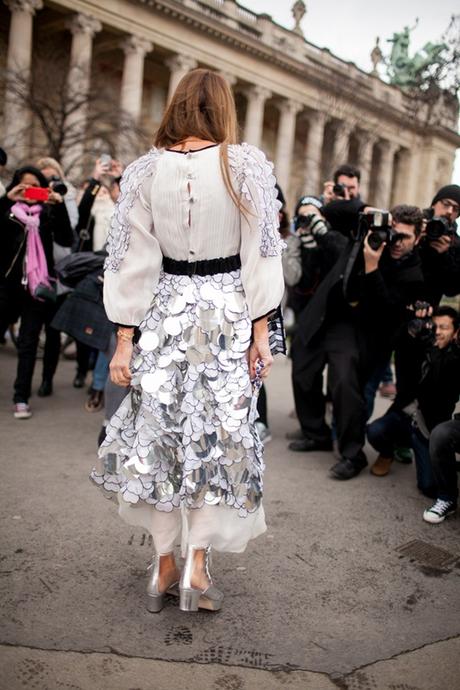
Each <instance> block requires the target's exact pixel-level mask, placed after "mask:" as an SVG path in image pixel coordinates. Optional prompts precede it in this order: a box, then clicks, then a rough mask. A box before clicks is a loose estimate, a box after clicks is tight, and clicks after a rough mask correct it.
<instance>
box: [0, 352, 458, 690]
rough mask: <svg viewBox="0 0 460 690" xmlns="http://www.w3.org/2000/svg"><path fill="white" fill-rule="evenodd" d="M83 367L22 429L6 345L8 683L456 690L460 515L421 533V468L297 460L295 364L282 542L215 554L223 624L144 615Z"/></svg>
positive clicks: (152, 689) (41, 402) (276, 433)
mask: <svg viewBox="0 0 460 690" xmlns="http://www.w3.org/2000/svg"><path fill="white" fill-rule="evenodd" d="M37 369H38V372H37V373H38V374H39V369H40V363H39V366H38V367H37ZM73 369H74V365H73V363H71V362H62V363H61V365H60V368H59V371H58V376H57V379H56V384H55V393H54V395H53V396H52V397H51V398H47V399H40V398H37V397H36V396H33V397H32V399H31V404H32V409H33V412H34V416H33V417H32V418H31V419H30V420H27V421H18V420H14V419H13V416H12V411H11V403H10V398H11V386H12V381H13V378H14V370H15V354H14V351H13V349H12V347H10V346H6V347H2V348H1V350H0V371H1V378H0V397H1V401H0V431H1V439H2V447H1V454H2V468H3V473H2V478H3V482H2V488H3V491H2V501H1V504H0V514H1V518H2V524H3V530H2V533H3V536H2V548H1V563H0V575H1V577H0V588H1V602H2V622H1V627H0V630H1V634H0V670H1V674H0V687H1V688H8V690H16V689H18V690H19V689H22V688H31V689H32V688H34V689H36V690H42V689H43V690H54V689H55V688H56V689H58V688H59V689H60V688H66V689H70V690H74V689H75V690H87V689H88V690H90V689H91V690H93V689H96V690H99V689H105V688H107V689H109V688H110V690H125V689H126V690H163V688H165V689H166V688H168V690H175V689H176V688H177V689H179V688H181V689H184V688H185V689H188V688H197V687H198V688H202V689H203V690H208V688H209V690H253V689H254V690H256V689H258V688H264V689H267V690H271V689H272V688H274V689H275V688H276V689H277V688H288V689H290V690H297V689H300V688H302V689H310V688H311V689H312V690H323V688H324V689H329V688H343V689H347V690H374V689H375V690H425V689H426V690H428V689H429V690H443V689H444V688H454V687H457V686H458V677H459V671H460V664H459V661H458V660H459V658H460V642H459V639H460V638H459V634H460V617H459V595H458V592H459V575H460V543H459V538H458V532H459V521H458V518H453V519H449V520H447V521H446V522H445V523H443V524H442V525H438V526H432V525H427V524H426V523H424V522H423V521H422V519H421V515H422V511H423V509H424V508H425V507H426V505H427V504H428V503H429V501H428V500H427V499H425V498H424V497H423V496H421V495H419V493H418V492H417V489H416V487H415V477H414V468H413V466H408V465H400V464H397V465H395V466H394V467H393V468H392V471H391V473H390V474H389V475H388V476H387V477H385V478H375V477H373V476H372V475H370V474H369V472H368V471H367V470H366V471H364V472H363V473H362V474H361V475H360V476H359V477H357V478H356V479H353V480H351V481H349V482H345V483H341V482H338V481H334V480H332V479H330V478H329V477H328V472H327V470H328V468H329V467H330V465H331V464H333V462H334V458H333V456H332V454H330V453H313V454H301V453H300V454H296V453H291V452H289V451H288V450H287V443H286V441H285V439H284V434H285V432H286V431H288V430H293V429H295V427H296V423H295V421H294V420H292V419H291V418H290V417H289V412H290V410H291V409H292V396H291V391H290V368H289V362H288V361H284V360H281V361H279V362H277V364H276V366H275V368H274V371H273V374H272V377H271V379H270V381H269V386H268V397H269V415H270V420H271V428H272V433H273V437H274V438H273V441H272V442H271V443H270V444H269V445H268V446H267V465H268V467H267V475H266V500H265V508H266V512H267V517H268V524H269V528H268V532H267V534H266V535H264V536H262V537H260V538H259V539H258V540H256V541H255V542H253V544H252V545H251V546H250V547H249V548H248V550H247V551H246V553H244V554H240V555H230V554H226V555H220V554H217V555H216V557H215V559H214V567H213V570H214V575H215V579H216V582H217V583H218V585H219V586H221V587H222V588H223V590H224V591H225V594H226V600H225V607H224V609H223V610H222V612H220V613H218V614H214V615H213V614H207V613H205V612H203V613H201V612H200V613H198V614H184V613H182V612H181V611H179V610H178V608H177V605H176V604H175V603H174V602H172V603H170V604H169V605H168V606H167V607H166V608H165V609H164V610H163V611H162V612H161V613H160V614H158V615H152V614H149V613H148V612H147V611H146V610H145V608H144V601H143V590H144V573H145V567H146V565H147V563H148V561H149V559H150V556H151V546H150V544H149V540H148V539H147V538H146V537H145V536H144V535H143V534H142V532H140V531H135V530H134V529H133V528H131V527H129V526H128V525H126V524H125V523H123V522H121V521H120V520H119V519H118V517H117V515H116V511H115V509H114V506H113V504H112V503H110V502H108V501H105V500H104V499H103V498H102V496H101V495H100V494H99V492H98V491H97V490H96V489H95V488H93V487H92V486H91V485H90V484H89V482H88V479H87V475H88V472H89V470H90V469H91V466H92V462H93V459H94V455H95V451H96V439H97V434H98V431H99V428H100V426H101V422H102V419H103V415H102V413H96V414H89V413H87V412H85V410H84V409H83V404H84V401H85V391H82V390H75V389H74V388H72V385H71V381H72V376H73ZM38 383H39V378H38V376H37V377H36V386H35V388H36V387H37V385H38ZM383 406H384V402H383V401H382V400H380V401H379V402H378V408H377V411H378V412H379V411H380V413H381V412H382V410H383V409H384V407H383ZM368 456H369V459H370V460H372V459H373V457H374V455H373V453H372V451H370V450H369V452H368ZM440 549H441V550H440Z"/></svg>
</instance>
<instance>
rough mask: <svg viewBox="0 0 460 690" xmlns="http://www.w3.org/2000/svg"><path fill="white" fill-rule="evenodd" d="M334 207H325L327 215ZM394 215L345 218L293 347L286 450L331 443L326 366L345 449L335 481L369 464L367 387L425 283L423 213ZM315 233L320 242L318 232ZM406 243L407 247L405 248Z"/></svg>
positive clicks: (335, 220)
mask: <svg viewBox="0 0 460 690" xmlns="http://www.w3.org/2000/svg"><path fill="white" fill-rule="evenodd" d="M331 205H332V204H330V205H328V206H326V207H324V209H323V213H324V214H325V215H326V217H328V215H329V208H330V206H331ZM394 213H395V220H394V221H393V222H391V217H390V215H389V214H388V213H387V212H381V211H372V210H370V211H368V212H367V213H366V212H361V213H360V215H359V219H358V220H357V221H356V220H355V219H354V218H353V217H352V216H350V215H345V216H344V218H343V225H342V227H343V229H344V230H345V231H346V232H345V235H346V236H345V246H342V249H340V250H339V251H338V252H336V254H335V259H336V260H335V263H334V265H333V267H332V268H331V270H330V271H329V272H328V273H327V275H326V276H325V278H324V280H323V281H322V282H321V283H320V285H319V286H318V288H317V290H316V292H315V294H314V296H313V297H312V299H311V300H310V302H309V303H308V305H307V306H306V308H305V309H304V310H303V312H302V314H301V315H300V317H299V322H298V331H297V335H296V338H295V340H294V342H293V345H292V360H293V372H292V379H293V387H294V398H295V403H296V411H297V416H298V418H299V421H300V423H301V429H300V430H299V432H297V438H296V439H295V440H294V441H293V442H292V443H291V444H290V445H289V448H290V449H291V450H294V451H310V450H330V449H331V448H332V443H331V431H330V429H329V427H328V426H327V425H326V423H325V419H324V412H325V399H324V395H323V392H322V378H323V370H324V367H325V365H326V364H328V365H329V374H328V387H329V389H330V392H331V397H332V403H333V408H334V417H335V420H336V426H337V437H338V446H339V452H340V454H341V460H340V461H339V462H338V463H337V464H336V465H334V467H333V468H331V474H332V476H333V477H334V478H336V479H351V478H352V477H354V476H356V475H357V474H359V472H360V471H361V470H362V469H363V468H364V467H365V466H366V465H367V460H366V458H365V456H364V453H363V450H362V448H363V445H364V434H365V421H366V417H367V414H366V405H365V400H364V385H365V383H366V380H367V378H368V377H369V375H370V373H372V371H373V370H374V369H375V367H376V366H377V365H378V364H379V363H380V362H382V361H385V357H386V358H387V359H388V358H389V355H390V353H391V347H392V345H391V341H392V338H393V336H394V334H395V332H396V331H397V329H398V328H399V327H400V324H401V322H402V321H403V320H404V315H405V308H406V305H407V304H409V303H410V302H411V301H413V300H414V295H417V294H418V293H419V291H420V289H421V287H422V285H423V276H422V272H421V268H420V263H419V260H418V257H417V255H416V253H415V254H414V255H412V249H413V248H414V247H415V244H416V242H417V237H418V236H419V235H420V232H421V225H422V215H421V212H420V211H419V210H418V209H416V208H415V207H402V208H401V207H397V208H395V209H394ZM329 218H330V221H331V222H332V224H333V227H337V228H338V227H340V214H338V213H337V210H336V209H334V212H333V214H332V215H330V216H329ZM356 222H357V226H356ZM353 226H354V230H353ZM406 226H410V227H409V228H408V227H406ZM325 236H327V233H325ZM347 236H348V238H347ZM317 238H318V241H319V242H321V241H322V240H321V235H318V236H317ZM405 244H407V245H408V247H410V248H411V250H410V251H409V250H407V251H406V250H404V249H401V248H400V246H401V245H402V246H404V245H405Z"/></svg>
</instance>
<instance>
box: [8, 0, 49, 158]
mask: <svg viewBox="0 0 460 690" xmlns="http://www.w3.org/2000/svg"><path fill="white" fill-rule="evenodd" d="M5 4H6V5H7V6H8V7H9V9H10V10H11V23H10V31H9V38H8V54H7V61H6V69H7V73H6V82H7V83H6V89H5V101H4V111H3V121H4V124H3V142H2V146H3V147H4V148H5V149H6V150H7V152H8V158H9V162H10V165H11V166H15V165H16V164H17V163H18V162H19V160H20V159H21V158H22V157H24V155H25V154H26V151H27V145H28V137H27V134H28V129H29V125H30V119H31V117H30V113H29V112H28V110H27V107H26V106H25V104H24V101H23V99H22V98H21V97H20V96H19V97H18V92H19V93H24V91H25V90H27V85H28V81H29V77H30V65H31V62H32V30H33V17H34V14H35V12H36V11H37V10H41V9H42V7H43V1H42V0H5Z"/></svg>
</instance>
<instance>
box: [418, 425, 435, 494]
mask: <svg viewBox="0 0 460 690" xmlns="http://www.w3.org/2000/svg"><path fill="white" fill-rule="evenodd" d="M412 448H413V449H414V455H415V471H416V474H417V486H418V488H419V489H420V491H421V492H422V493H423V494H425V496H429V497H430V498H437V489H436V480H435V477H434V472H433V466H432V464H431V458H430V439H429V438H425V437H424V436H423V434H421V433H420V431H419V430H418V429H417V428H416V427H414V428H413V429H412Z"/></svg>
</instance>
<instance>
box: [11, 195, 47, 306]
mask: <svg viewBox="0 0 460 690" xmlns="http://www.w3.org/2000/svg"><path fill="white" fill-rule="evenodd" d="M41 211H42V206H40V204H33V205H32V206H29V204H26V203H24V202H22V201H18V202H16V203H15V204H14V206H12V207H11V213H12V214H13V215H14V216H16V218H17V219H18V220H20V221H21V223H24V225H25V230H26V232H27V247H26V277H27V286H28V288H29V292H30V294H31V295H32V297H34V296H35V290H36V289H37V287H38V286H39V285H46V286H47V287H51V283H50V278H49V275H48V265H47V263H46V256H45V250H44V249H43V244H42V239H41V237H40V232H39V228H40V213H41Z"/></svg>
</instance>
